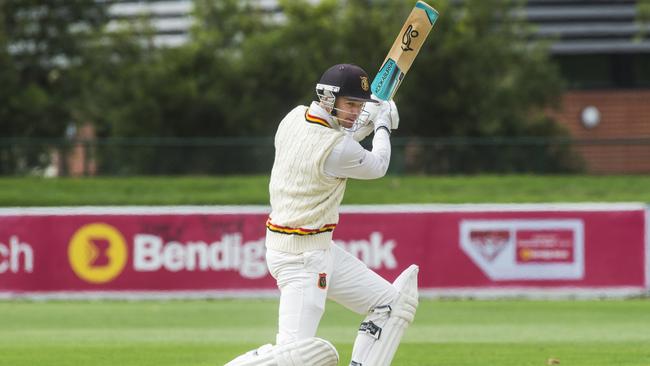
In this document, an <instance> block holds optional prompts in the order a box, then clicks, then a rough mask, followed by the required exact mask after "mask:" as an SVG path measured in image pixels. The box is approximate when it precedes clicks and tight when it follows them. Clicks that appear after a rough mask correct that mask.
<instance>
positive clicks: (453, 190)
mask: <svg viewBox="0 0 650 366" xmlns="http://www.w3.org/2000/svg"><path fill="white" fill-rule="evenodd" d="M268 180H269V178H268V176H250V177H236V176H235V177H135V178H87V179H73V178H65V179H42V178H7V177H4V178H0V207H2V206H4V207H7V206H79V205H244V204H256V205H267V204H268ZM632 201H633V202H650V176H640V175H639V176H581V175H575V176H528V175H512V176H453V177H447V176H432V177H420V176H412V177H395V176H388V177H385V178H383V179H377V180H372V181H359V180H350V181H349V183H348V189H347V192H346V194H345V198H344V200H343V203H344V204H380V203H535V202H632Z"/></svg>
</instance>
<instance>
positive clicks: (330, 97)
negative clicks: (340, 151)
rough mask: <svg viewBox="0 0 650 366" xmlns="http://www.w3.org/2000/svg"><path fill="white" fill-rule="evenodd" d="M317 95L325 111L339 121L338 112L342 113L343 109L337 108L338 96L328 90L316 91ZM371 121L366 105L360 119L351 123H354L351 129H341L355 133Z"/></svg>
mask: <svg viewBox="0 0 650 366" xmlns="http://www.w3.org/2000/svg"><path fill="white" fill-rule="evenodd" d="M319 85H320V84H319ZM316 95H317V96H318V100H319V102H320V104H321V106H322V107H323V108H325V110H326V111H328V112H329V113H330V114H331V115H332V117H334V118H337V119H338V118H339V117H337V115H339V113H338V112H339V111H341V109H339V108H336V107H335V105H336V95H335V94H334V93H333V92H331V91H329V90H326V89H316ZM369 119H370V112H368V110H367V109H366V108H365V105H364V107H363V108H362V110H361V113H360V114H359V117H357V119H356V120H355V121H349V122H353V123H352V126H351V127H348V128H346V127H343V126H341V127H342V128H343V129H344V130H346V131H349V132H355V131H357V130H358V129H359V128H361V127H363V126H365V125H367V124H368V123H369V122H370V121H369ZM339 125H340V122H339Z"/></svg>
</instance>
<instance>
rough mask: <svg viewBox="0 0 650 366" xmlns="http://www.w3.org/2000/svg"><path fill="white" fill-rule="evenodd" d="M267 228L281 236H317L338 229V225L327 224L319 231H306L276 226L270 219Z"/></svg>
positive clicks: (267, 221) (299, 228)
mask: <svg viewBox="0 0 650 366" xmlns="http://www.w3.org/2000/svg"><path fill="white" fill-rule="evenodd" d="M266 227H267V229H269V230H271V231H273V232H275V233H280V234H287V235H315V234H320V233H325V232H329V231H334V228H335V227H336V224H327V225H323V226H322V227H320V228H318V229H305V228H301V227H298V228H296V227H287V226H280V225H276V224H274V223H272V222H271V219H270V218H269V219H268V220H266Z"/></svg>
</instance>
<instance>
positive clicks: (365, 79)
mask: <svg viewBox="0 0 650 366" xmlns="http://www.w3.org/2000/svg"><path fill="white" fill-rule="evenodd" d="M361 89H363V91H368V89H370V84H369V83H368V77H367V76H361Z"/></svg>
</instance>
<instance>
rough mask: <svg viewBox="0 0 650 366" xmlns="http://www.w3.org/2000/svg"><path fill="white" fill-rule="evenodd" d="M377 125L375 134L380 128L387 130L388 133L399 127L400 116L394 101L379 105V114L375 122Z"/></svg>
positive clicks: (383, 102)
mask: <svg viewBox="0 0 650 366" xmlns="http://www.w3.org/2000/svg"><path fill="white" fill-rule="evenodd" d="M373 122H374V125H375V132H377V131H378V130H379V129H380V128H385V129H386V131H388V133H390V131H391V130H394V129H396V128H397V127H398V126H399V114H398V113H397V106H396V105H395V102H393V101H392V100H391V101H389V102H386V101H382V102H381V103H379V112H378V113H377V118H375V120H374V121H373Z"/></svg>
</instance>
